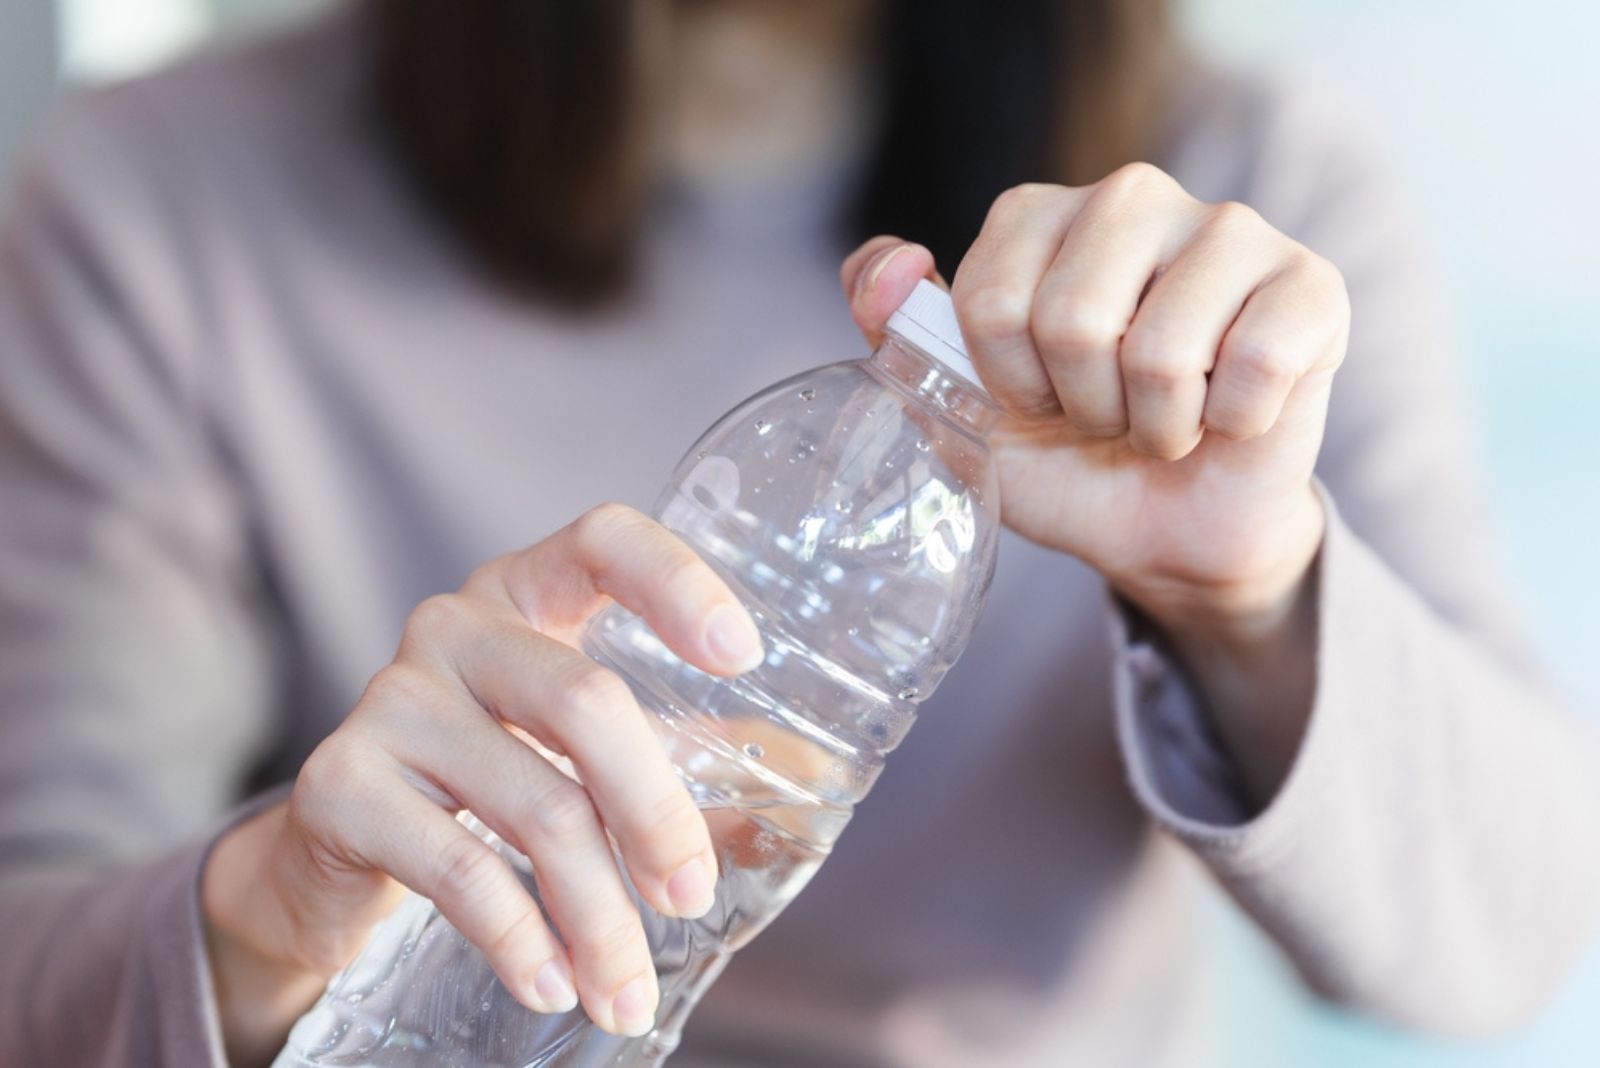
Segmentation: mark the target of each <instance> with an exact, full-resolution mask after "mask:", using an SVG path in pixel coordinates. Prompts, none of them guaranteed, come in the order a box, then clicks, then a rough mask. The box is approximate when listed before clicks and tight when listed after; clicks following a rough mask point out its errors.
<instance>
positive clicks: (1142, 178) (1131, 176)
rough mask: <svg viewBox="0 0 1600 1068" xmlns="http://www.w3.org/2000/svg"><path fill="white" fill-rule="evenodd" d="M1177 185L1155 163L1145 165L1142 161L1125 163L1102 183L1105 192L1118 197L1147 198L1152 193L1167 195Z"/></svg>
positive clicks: (1102, 180)
mask: <svg viewBox="0 0 1600 1068" xmlns="http://www.w3.org/2000/svg"><path fill="white" fill-rule="evenodd" d="M1177 184H1178V183H1177V182H1175V181H1173V179H1172V177H1171V176H1170V175H1168V174H1167V172H1166V171H1164V170H1162V169H1161V168H1160V167H1157V166H1156V165H1155V164H1153V163H1145V162H1143V161H1142V160H1140V161H1135V162H1133V163H1124V164H1123V165H1122V166H1120V167H1118V168H1117V169H1116V170H1114V171H1112V172H1111V173H1110V174H1108V175H1106V176H1105V178H1103V179H1101V182H1100V185H1101V187H1102V188H1103V189H1104V190H1106V191H1107V192H1110V193H1112V194H1113V195H1116V196H1147V195H1150V194H1152V193H1167V192H1171V190H1172V189H1173V188H1174V187H1176V186H1177Z"/></svg>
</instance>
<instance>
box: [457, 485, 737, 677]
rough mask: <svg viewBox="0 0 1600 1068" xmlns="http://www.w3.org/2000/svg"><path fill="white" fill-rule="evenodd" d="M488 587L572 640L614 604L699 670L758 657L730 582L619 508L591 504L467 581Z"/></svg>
mask: <svg viewBox="0 0 1600 1068" xmlns="http://www.w3.org/2000/svg"><path fill="white" fill-rule="evenodd" d="M495 583H499V584H500V585H501V586H502V589H501V590H500V591H498V592H500V593H501V595H502V596H505V597H509V598H510V600H511V601H512V603H513V604H515V605H516V607H517V610H518V611H519V612H521V614H522V616H523V618H525V619H527V620H528V622H529V623H530V624H531V625H532V626H533V627H534V629H536V630H539V631H541V632H543V633H545V634H547V635H549V636H550V637H552V638H556V639H558V640H560V641H564V642H566V643H567V644H569V645H575V644H576V643H577V638H578V632H579V629H580V628H581V627H582V626H583V624H584V623H585V622H587V621H588V620H589V618H590V617H591V616H593V615H594V614H595V613H596V612H598V611H600V610H601V609H602V608H604V607H606V606H607V605H608V604H610V603H611V602H612V601H613V600H615V601H616V602H617V603H619V604H621V605H622V606H623V607H624V608H626V609H628V610H629V611H631V612H634V613H636V614H637V615H639V616H641V617H643V619H644V621H645V622H646V623H647V624H648V625H649V626H650V629H651V630H653V631H654V632H655V633H656V635H657V636H658V637H660V639H661V640H662V641H663V642H665V643H666V645H667V647H668V648H669V649H671V650H672V651H673V652H674V653H676V654H677V655H678V656H680V657H682V658H683V659H684V660H686V661H688V662H689V663H691V664H693V665H694V666H695V667H697V668H699V669H701V670H702V671H706V672H709V673H711V674H714V675H737V674H740V673H742V672H745V671H749V670H750V669H751V668H753V667H755V666H756V665H757V664H759V663H761V661H762V659H763V657H764V655H765V653H764V651H763V649H762V646H761V633H760V631H758V630H757V629H756V625H755V622H754V621H753V620H752V619H751V618H750V613H749V612H748V611H746V610H745V607H744V606H743V605H742V604H740V603H739V599H738V598H737V597H735V596H734V594H733V591H732V590H730V589H729V588H728V585H727V583H725V582H724V581H723V580H722V579H721V578H720V577H719V576H718V575H717V573H716V572H715V571H713V570H712V569H711V566H710V565H709V564H707V563H706V562H705V561H704V560H702V559H701V558H700V556H699V555H698V554H697V553H696V552H695V551H694V550H693V549H691V548H689V546H688V545H686V544H685V543H684V542H683V540H682V539H681V538H679V537H678V536H677V535H676V534H673V533H672V532H671V531H669V530H668V529H667V528H666V527H664V526H662V525H661V524H660V523H658V522H656V521H655V520H654V519H651V518H650V517H649V516H647V515H644V514H643V513H642V512H638V511H636V510H634V509H632V508H628V507H626V506H624V505H620V504H602V505H600V506H599V507H597V508H593V509H591V510H589V511H588V512H585V513H584V514H583V515H582V516H580V517H578V519H576V520H574V521H573V522H572V523H569V524H568V525H567V526H565V527H563V528H562V529H560V530H558V531H557V532H556V533H554V534H552V535H551V536H550V537H548V538H546V539H544V540H543V541H541V542H539V543H537V544H536V545H533V546H531V547H529V548H527V549H524V550H523V551H521V552H519V553H513V554H512V555H511V556H509V557H504V558H502V559H501V560H499V561H497V562H496V565H495V566H494V567H492V568H491V569H489V570H488V571H487V572H486V573H484V574H481V575H475V576H474V577H473V578H472V579H469V580H468V585H469V587H470V586H473V585H476V584H484V585H490V586H492V585H494V584H495Z"/></svg>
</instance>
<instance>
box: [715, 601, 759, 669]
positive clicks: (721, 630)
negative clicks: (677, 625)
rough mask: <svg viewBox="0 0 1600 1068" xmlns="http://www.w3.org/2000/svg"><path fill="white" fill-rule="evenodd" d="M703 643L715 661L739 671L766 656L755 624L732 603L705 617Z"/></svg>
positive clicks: (723, 605) (748, 667)
mask: <svg viewBox="0 0 1600 1068" xmlns="http://www.w3.org/2000/svg"><path fill="white" fill-rule="evenodd" d="M706 644H707V645H709V646H710V647H711V651H712V652H713V653H715V654H716V657H717V659H718V660H721V661H722V662H723V663H724V664H726V665H727V666H728V667H730V668H733V669H734V670H735V671H738V672H745V671H749V670H750V669H751V668H753V667H755V666H756V665H757V664H759V663H761V661H762V659H763V658H764V657H765V656H766V653H765V652H764V651H763V650H762V648H761V633H760V632H759V631H757V630H756V625H755V624H754V623H752V622H751V621H750V617H749V616H748V615H746V614H745V613H744V612H742V611H740V610H739V609H737V608H735V607H733V606H732V605H727V604H722V605H718V606H717V607H716V608H713V609H712V610H711V615H710V616H709V617H707V619H706Z"/></svg>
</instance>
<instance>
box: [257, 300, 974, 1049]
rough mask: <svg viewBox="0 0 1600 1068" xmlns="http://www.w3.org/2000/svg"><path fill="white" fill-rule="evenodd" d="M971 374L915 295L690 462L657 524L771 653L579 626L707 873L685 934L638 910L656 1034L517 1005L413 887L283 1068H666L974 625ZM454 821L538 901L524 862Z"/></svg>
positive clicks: (942, 322) (944, 315)
mask: <svg viewBox="0 0 1600 1068" xmlns="http://www.w3.org/2000/svg"><path fill="white" fill-rule="evenodd" d="M976 382H977V376H976V375H975V374H974V372H973V370H972V365H971V364H970V363H969V362H968V361H967V358H966V353H965V350H964V348H963V347H962V343H961V336H960V333H959V331H958V329H957V327H956V320H955V314H954V312H953V310H952V309H951V306H950V301H949V297H948V296H947V295H946V294H945V293H944V292H943V291H942V290H940V289H939V288H938V287H936V286H933V285H932V284H930V283H926V282H924V283H921V284H920V285H919V286H918V289H917V291H916V292H915V293H913V294H912V296H911V298H910V299H908V300H907V301H906V303H905V304H904V305H903V306H902V307H901V309H900V310H899V311H897V312H896V313H895V315H894V317H893V318H892V319H891V320H890V322H889V327H888V336H887V339H886V340H885V342H884V343H883V344H882V345H881V346H879V348H878V349H877V351H876V352H874V353H873V354H872V356H871V357H870V359H867V360H857V361H853V362H848V363H838V364H833V365H831V366H827V367H821V368H818V369H816V370H814V371H808V372H806V373H805V374H802V375H799V376H797V377H795V378H791V379H789V380H787V381H785V382H781V383H779V384H777V385H775V386H772V387H771V388H769V389H767V390H764V391H763V392H761V393H758V394H757V395H756V396H754V397H752V398H750V399H749V400H747V401H745V402H744V403H743V404H741V405H739V406H738V407H736V408H734V409H733V410H732V411H731V412H729V413H728V414H727V415H726V416H724V417H723V418H722V419H721V420H719V421H718V422H717V424H716V425H715V426H713V427H712V428H711V429H710V430H709V431H707V432H706V434H705V435H704V436H703V437H702V438H701V439H700V440H699V441H698V442H697V443H696V444H695V445H694V447H693V448H692V449H690V450H689V453H688V454H687V455H686V456H685V457H684V459H683V460H682V461H681V462H680V463H679V465H678V467H677V470H676V471H675V472H674V474H673V476H672V479H671V481H670V482H669V483H668V486H667V489H666V491H665V492H664V493H663V495H662V497H661V499H660V501H659V503H658V507H657V509H656V512H657V516H658V517H659V518H660V520H661V521H662V522H663V523H664V524H665V525H666V526H667V527H669V528H671V529H672V530H674V531H675V532H677V533H678V534H679V535H680V536H681V537H682V538H683V539H684V540H685V541H686V542H688V544H689V545H691V546H692V547H693V548H695V549H696V550H697V551H698V552H699V553H700V554H701V555H702V556H703V557H704V558H705V559H706V560H707V561H708V562H710V564H711V565H712V567H714V568H715V569H716V570H717V571H718V573H720V574H721V576H722V577H723V578H724V579H725V580H727V582H728V583H729V585H730V586H731V587H732V588H733V590H734V592H735V593H736V594H737V595H738V596H739V597H740V599H741V600H742V601H743V603H744V604H745V605H746V607H748V608H749V610H750V612H751V614H752V615H753V616H754V618H755V621H756V624H757V626H759V627H760V629H761V635H762V640H763V642H764V643H765V647H766V650H767V657H766V660H765V661H764V662H763V663H762V664H760V665H759V666H757V667H756V668H755V669H754V670H752V671H750V672H747V673H746V674H744V675H742V676H740V677H738V678H735V679H721V678H715V677H713V676H710V675H707V674H705V673H703V672H701V671H699V670H697V669H695V668H693V667H690V666H689V665H687V664H685V663H684V662H683V661H681V660H679V659H678V658H677V657H676V656H674V655H673V654H672V653H671V652H670V651H668V650H667V648H666V647H665V646H664V645H662V644H661V642H660V641H659V640H658V639H657V638H656V637H655V635H654V634H653V633H651V631H650V630H649V628H648V627H646V626H645V625H644V623H643V622H642V621H641V620H640V619H639V618H638V617H636V616H633V615H631V614H629V613H628V612H626V611H624V610H623V609H621V608H620V607H612V608H610V609H608V610H606V611H605V612H603V613H601V614H600V615H599V616H597V617H596V618H595V619H594V620H593V621H592V622H591V624H590V626H589V628H588V630H587V632H586V637H585V641H584V648H585V651H586V652H588V653H589V655H591V656H592V657H594V658H595V659H596V660H598V661H599V662H600V663H602V664H604V665H606V666H607V667H609V668H611V669H612V670H614V671H616V672H617V673H618V674H620V675H621V676H622V677H623V678H625V679H626V680H628V682H629V684H630V685H631V686H632V687H633V690H634V692H635V694H636V695H637V696H638V698H639V702H640V704H641V706H642V707H643V708H644V709H645V710H646V712H647V714H649V715H650V716H651V719H652V722H653V725H654V726H655V727H656V729H657V733H658V735H659V737H660V738H661V741H662V744H663V745H664V746H665V747H666V749H667V751H668V753H669V755H670V756H671V758H672V761H673V764H674V765H675V766H676V768H677V769H678V772H679V774H680V775H681V776H682V778H683V781H684V783H685V784H686V785H687V786H688V788H689V790H690V791H691V793H692V794H693V796H694V798H695V799H696V801H697V802H698V803H699V805H700V807H701V809H702V810H703V812H704V814H705V817H706V820H707V823H708V824H709V825H710V828H711V834H712V839H713V841H714V843H715V845H716V850H717V858H718V863H719V866H720V872H721V874H720V879H719V881H718V883H717V888H716V905H715V906H714V907H713V908H712V910H711V912H710V913H708V914H707V915H706V916H704V917H702V918H700V919H698V920H678V919H670V918H666V917H663V916H660V915H659V914H657V913H655V912H654V911H652V910H651V909H650V908H649V907H648V906H646V905H643V904H642V903H641V904H640V909H641V913H642V915H643V916H644V919H645V930H646V933H647V934H648V936H649V939H650V945H651V948H652V950H653V952H654V958H655V966H656V970H657V973H658V975H659V978H660V983H661V1006H660V1010H659V1012H658V1014H657V1018H656V1027H655V1029H654V1030H653V1031H651V1032H650V1033H649V1034H647V1035H645V1036H643V1037H640V1038H619V1037H616V1036H614V1035H610V1034H607V1033H605V1032H604V1031H601V1030H600V1029H599V1028H598V1027H596V1026H595V1025H594V1024H593V1023H591V1022H590V1021H589V1019H588V1017H587V1016H586V1015H584V1013H583V1010H582V1008H581V1007H580V1008H578V1009H575V1010H573V1011H572V1012H569V1013H566V1014H564V1015H539V1014H536V1013H533V1012H530V1011H529V1010H528V1009H526V1008H524V1007H523V1006H522V1005H520V1004H519V1003H518V1002H516V1001H515V1000H514V999H513V998H512V997H511V996H510V994H509V993H508V992H507V991H506V990H505V988H504V987H502V986H501V985H500V983H499V981H498V980H497V979H496V978H495V976H494V973H493V972H492V971H491V970H490V969H489V966H488V964H487V963H486V962H485V960H484V959H483V957H482V956H481V955H480V954H479V953H478V952H477V951H476V950H475V949H474V948H473V947H472V946H471V945H470V944H468V943H467V942H466V941H465V940H464V939H463V938H462V937H461V936H460V935H459V934H457V933H456V931H455V930H454V929H453V928H452V927H451V926H450V925H449V923H448V922H446V921H445V920H444V918H443V917H441V916H440V915H439V913H438V912H437V911H436V910H435V909H434V908H433V906H432V905H431V904H430V903H429V902H428V901H427V900H426V899H424V898H420V897H417V896H416V895H412V896H410V897H409V898H407V899H406V901H405V903H404V904H402V905H401V906H400V908H399V909H398V910H397V911H396V912H395V913H394V914H393V915H391V916H390V917H389V918H388V919H386V920H385V921H383V922H382V923H381V924H379V925H378V926H377V928H376V929H375V931H374V936H373V938H372V941H371V942H370V943H369V944H368V945H367V947H366V948H365V949H364V950H363V951H362V953H361V954H360V955H359V956H358V957H357V958H356V960H355V961H354V962H353V963H352V964H351V965H350V966H349V967H348V968H346V969H345V970H344V971H343V972H341V973H340V974H339V975H337V976H335V977H334V979H333V981H332V982H331V983H330V984H329V987H328V990H327V993H326V994H324V996H323V997H322V999H321V1000H320V1001H319V1002H318V1003H317V1005H316V1006H315V1007H314V1008H313V1009H312V1010H311V1012H309V1013H308V1014H306V1016H304V1017H303V1018H302V1019H301V1020H300V1022H299V1023H298V1024H297V1025H296V1026H295V1028H294V1030H293V1032H292V1034H291V1035H290V1037H289V1044H288V1046H287V1047H286V1048H285V1049H284V1051H283V1052H282V1053H281V1054H280V1055H279V1057H278V1059H277V1061H276V1066H277V1068H309V1066H330V1065H345V1066H349V1065H362V1066H379V1065H383V1066H412V1065H424V1064H426V1065H431V1066H448V1068H488V1066H491V1065H492V1066H506V1068H558V1066H559V1068H590V1066H600V1065H607V1066H629V1068H634V1066H654V1065H659V1064H661V1063H662V1061H663V1060H664V1059H665V1058H666V1057H667V1055H668V1054H670V1053H671V1052H672V1050H673V1049H674V1048H675V1047H676V1045H677V1043H678V1038H679V1035H680V1033H681V1028H682V1026H683V1023H684V1020H685V1018H686V1017H687V1015H688V1014H689V1012H690V1010H691V1009H692V1008H693V1007H694V1004H695V1002H696V1001H697V1000H698V999H699V997H700V995H701V994H702V993H703V992H704V991H705V989H706V988H707V986H709V985H710V983H711V982H712V981H713V980H714V979H715V978H716V977H717V975H718V974H719V973H720V972H721V970H722V968H723V966H724V965H725V964H726V963H727V960H728V957H729V955H730V954H731V953H733V952H734V951H735V950H737V949H738V948H739V947H740V946H742V945H744V944H745V943H746V942H748V941H749V940H750V939H751V938H752V937H754V936H755V935H756V934H757V933H758V932H759V931H760V930H761V929H762V928H763V927H765V926H766V925H767V924H768V923H770V922H771V921H772V919H773V918H774V917H775V916H777V914H778V913H779V912H780V911H782V909H783V907H784V906H785V905H787V904H788V903H789V902H790V901H791V900H792V899H793V898H794V896H795V895H796V894H797V893H799V891H800V890H801V888H802V887H804V886H805V884H806V882H807V881H808V880H809V879H810V878H811V876H812V874H813V873H814V872H815V871H816V869H817V867H818V865H820V864H821V863H822V861H823V860H824V859H825V858H826V857H827V855H828V852H829V850H830V849H831V847H832V846H833V843H834V841H835V839H837V838H838V836H839V832H840V831H842V830H843V829H844V826H845V824H846V823H847V822H849V819H850V815H851V812H852V810H853V807H854V805H855V804H856V802H858V801H860V800H861V798H862V797H863V796H865V795H866V793H867V790H868V789H869V788H870V787H871V786H872V783H873V781H874V780H875V779H876V778H877V776H878V773H879V771H880V770H881V769H882V767H883V760H884V757H885V755H886V754H887V753H888V752H889V751H890V750H892V749H893V748H894V747H895V746H896V745H897V744H899V742H900V739H901V738H902V737H903V736H904V734H905V732H906V730H907V729H908V728H909V727H910V726H911V723H912V720H913V718H914V717H915V713H916V706H917V704H918V702H920V701H922V700H924V699H925V698H927V696H928V695H929V694H930V693H932V692H933V689H934V687H936V686H937V685H938V684H939V680H940V679H941V678H942V677H943V676H944V674H945V672H946V671H947V670H948V669H949V668H950V666H951V664H953V663H954V662H955V659H956V657H957V656H958V655H960V653H961V650H962V649H963V648H964V647H965V645H966V643H967V639H968V637H969V636H970V635H971V633H972V628H973V625H974V624H975V623H976V621H977V618H978V613H979V610H980V608H981V606H982V603H983V599H984V595H985V593H986V592H987V590H988V587H989V582H990V579H991V577H992V576H993V573H994V559H995V546H996V543H997V540H998V535H999V500H998V497H997V486H996V480H995V474H994V469H993V465H992V463H991V460H990V454H989V448H988V446H987V444H986V443H985V440H984V438H985V434H986V433H987V431H988V430H989V428H990V427H991V426H992V425H993V423H994V421H995V419H996V417H997V415H998V412H997V410H996V409H995V407H994V405H993V403H992V402H991V401H990V400H989V399H988V397H987V395H986V394H984V393H983V391H982V390H981V388H979V386H978V385H976ZM463 818H464V819H468V820H469V821H470V819H471V818H470V817H468V816H464V817H463ZM471 822H472V823H473V826H474V828H475V829H476V830H478V832H479V833H480V834H483V835H484V836H485V838H486V839H488V840H489V841H491V842H492V843H493V844H495V845H496V847H497V848H498V849H499V850H500V851H501V853H502V855H503V856H505V857H506V859H507V860H508V861H510V862H511V863H512V864H513V865H514V866H515V867H516V869H517V870H518V871H519V872H521V873H522V874H523V881H524V883H525V884H526V885H527V887H528V889H529V892H530V893H532V894H534V895H535V897H536V898H537V893H538V891H537V888H536V887H535V886H534V884H533V880H532V877H531V874H530V869H529V865H528V863H527V861H526V859H525V858H523V857H522V856H520V855H519V854H517V853H516V852H515V851H514V850H512V849H510V848H509V847H507V846H505V845H504V844H503V843H500V842H498V840H496V839H494V838H493V836H492V835H490V834H489V832H488V831H487V830H485V829H484V828H482V827H481V826H480V825H478V824H476V821H471ZM635 900H638V898H637V895H635Z"/></svg>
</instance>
